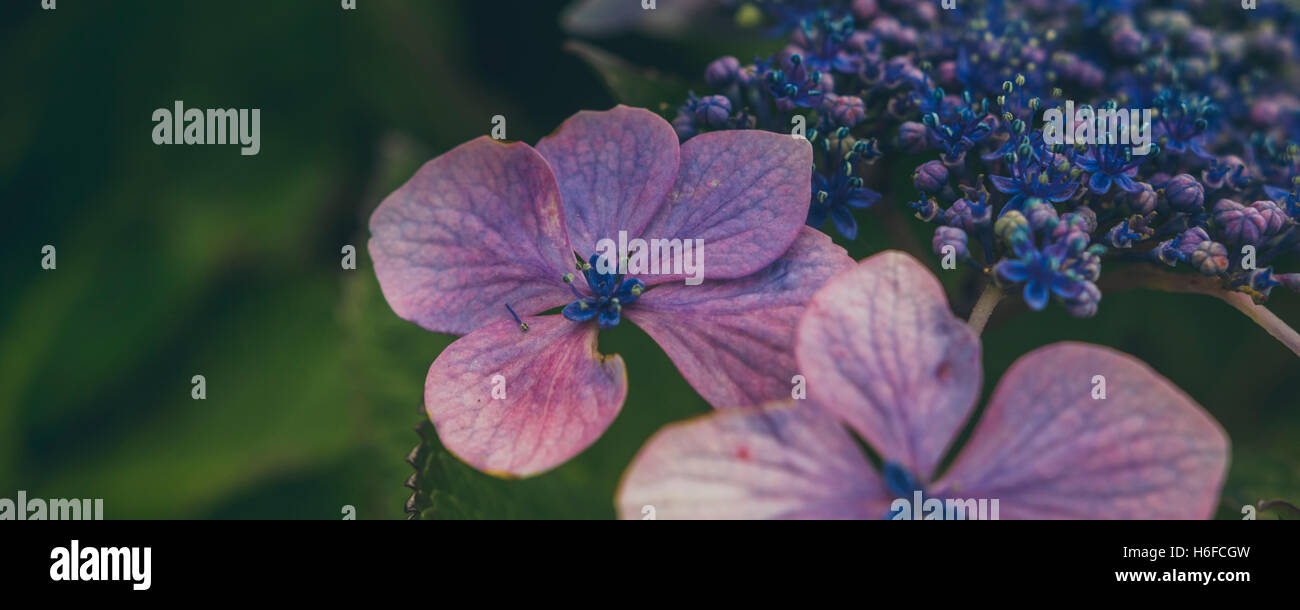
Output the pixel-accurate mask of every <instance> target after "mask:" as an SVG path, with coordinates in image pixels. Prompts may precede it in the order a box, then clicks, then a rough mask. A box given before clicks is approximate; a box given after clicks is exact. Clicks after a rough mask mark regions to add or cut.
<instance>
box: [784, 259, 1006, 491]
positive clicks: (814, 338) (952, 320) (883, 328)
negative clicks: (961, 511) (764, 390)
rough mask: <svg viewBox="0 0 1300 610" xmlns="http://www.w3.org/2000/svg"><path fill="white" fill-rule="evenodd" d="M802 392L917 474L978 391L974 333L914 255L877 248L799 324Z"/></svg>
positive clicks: (923, 475)
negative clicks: (804, 383) (804, 381)
mask: <svg viewBox="0 0 1300 610" xmlns="http://www.w3.org/2000/svg"><path fill="white" fill-rule="evenodd" d="M795 356H796V358H797V359H798V361H799V367H800V371H801V372H802V373H803V375H804V376H805V377H807V379H808V398H809V399H810V400H811V401H813V402H815V403H817V404H819V405H821V406H822V407H823V408H825V409H827V410H829V411H831V412H832V413H835V414H836V415H838V416H839V417H840V418H841V419H843V420H844V421H845V422H846V423H848V424H849V425H850V426H852V427H853V429H854V430H856V431H857V432H858V434H860V435H861V436H862V437H863V438H864V439H866V440H867V441H868V442H870V443H871V445H872V446H873V447H874V448H875V449H876V451H878V452H880V454H881V457H882V458H883V459H886V460H892V461H895V462H898V463H899V464H901V465H903V466H904V467H906V468H907V469H908V470H910V471H911V472H912V474H913V475H914V476H916V477H917V478H918V479H920V480H921V481H926V480H928V479H929V477H930V476H931V475H932V474H933V473H934V469H935V466H936V464H938V462H939V460H940V459H941V458H942V457H943V453H944V450H945V449H946V448H947V447H948V445H949V443H950V442H951V441H952V439H953V437H954V436H955V435H956V433H957V431H958V430H959V429H960V428H961V426H962V424H963V423H964V422H965V420H966V417H967V415H968V414H969V413H970V410H971V407H972V406H974V404H975V398H976V397H977V396H978V394H979V389H980V380H981V377H982V375H983V373H982V370H981V368H980V344H979V338H978V337H976V336H975V333H974V332H972V331H971V330H970V328H969V327H967V326H966V324H965V323H964V322H962V321H961V320H959V319H957V318H956V317H954V316H953V315H952V312H950V311H949V310H948V300H947V298H946V297H945V296H944V292H943V287H942V286H940V285H939V280H938V279H936V278H935V277H934V274H932V273H930V271H929V270H928V269H926V268H925V267H924V266H923V265H922V264H921V263H920V262H918V261H917V260H916V259H914V258H912V257H911V256H908V255H906V254H903V253H901V252H894V251H891V252H882V253H880V254H877V255H875V256H872V257H871V258H868V259H866V260H863V261H862V262H860V263H858V265H857V266H856V267H854V268H852V269H850V270H849V271H846V272H844V273H841V274H840V275H838V276H836V277H835V278H833V279H831V280H830V281H829V282H827V283H826V286H825V287H823V288H822V289H821V290H820V291H818V292H817V294H816V295H815V296H814V297H813V299H812V303H810V304H809V306H808V310H807V312H806V313H804V315H803V319H802V320H800V322H799V330H798V335H797V337H796V339H795Z"/></svg>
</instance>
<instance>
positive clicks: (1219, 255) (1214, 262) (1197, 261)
mask: <svg viewBox="0 0 1300 610" xmlns="http://www.w3.org/2000/svg"><path fill="white" fill-rule="evenodd" d="M1187 262H1189V263H1191V264H1192V266H1193V267H1196V270H1197V271H1200V272H1201V273H1203V274H1205V275H1219V274H1221V273H1223V272H1224V271H1227V270H1228V248H1227V247H1225V246H1224V245H1223V244H1221V243H1219V242H1217V241H1203V242H1201V243H1200V244H1198V245H1197V246H1196V249H1194V250H1192V253H1191V254H1190V255H1188V257H1187Z"/></svg>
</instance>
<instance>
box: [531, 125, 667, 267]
mask: <svg viewBox="0 0 1300 610" xmlns="http://www.w3.org/2000/svg"><path fill="white" fill-rule="evenodd" d="M537 150H538V152H540V153H542V156H543V157H546V161H547V162H548V163H550V165H551V169H552V170H553V171H554V172H555V179H556V181H557V182H558V183H559V185H560V194H561V195H562V199H563V201H564V222H565V225H566V226H567V227H568V229H569V240H570V241H571V242H572V243H573V246H574V248H575V249H577V251H578V253H579V254H581V255H582V258H583V260H587V259H588V258H589V257H590V256H591V255H592V254H593V253H594V252H595V248H596V242H597V241H598V240H600V239H603V238H608V239H612V240H615V242H617V240H618V233H619V231H627V234H628V237H629V238H633V237H640V236H641V232H642V231H644V230H645V227H646V225H647V224H649V223H650V219H651V218H653V217H654V215H655V212H657V211H658V210H659V206H660V205H662V204H663V201H664V195H665V194H667V193H668V188H669V187H671V186H672V185H673V178H674V177H676V176H677V156H678V145H677V134H676V133H674V132H673V127H672V125H669V124H668V121H665V120H663V119H662V118H659V115H657V114H655V113H653V112H650V111H649V110H645V109H642V108H629V107H627V106H616V107H614V108H613V109H612V110H606V111H603V112H592V111H588V110H584V111H582V112H579V113H577V114H575V115H573V116H572V117H570V118H569V120H567V121H565V122H564V124H563V125H561V126H560V128H559V129H558V130H556V132H555V133H554V134H552V135H550V136H547V137H545V138H542V141H541V142H538V143H537Z"/></svg>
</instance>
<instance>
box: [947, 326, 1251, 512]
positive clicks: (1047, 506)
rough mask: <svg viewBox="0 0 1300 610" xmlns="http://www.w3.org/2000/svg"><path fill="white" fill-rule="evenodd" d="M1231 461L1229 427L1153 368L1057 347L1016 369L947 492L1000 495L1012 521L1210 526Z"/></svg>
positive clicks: (1091, 349)
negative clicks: (1100, 389)
mask: <svg viewBox="0 0 1300 610" xmlns="http://www.w3.org/2000/svg"><path fill="white" fill-rule="evenodd" d="M1095 375H1102V376H1104V377H1105V381H1106V398H1105V400H1094V399H1093V398H1092V391H1093V386H1094V382H1093V377H1094V376H1095ZM1227 460H1228V438H1227V435H1226V434H1225V433H1224V432H1223V429H1222V428H1221V427H1220V426H1219V424H1218V422H1216V421H1214V419H1213V418H1212V417H1210V415H1209V414H1207V413H1206V412H1205V410H1204V409H1202V408H1201V407H1200V405H1198V404H1196V402H1195V401H1193V400H1192V399H1191V398H1189V397H1188V396H1187V395H1186V394H1184V393H1183V392H1182V391H1181V390H1179V389H1178V388H1177V387H1176V386H1174V385H1173V384H1172V383H1170V382H1169V380H1167V379H1165V378H1164V377H1162V376H1160V374H1159V373H1156V372H1155V371H1153V370H1151V368H1150V367H1148V366H1147V365H1146V364H1144V363H1142V361H1140V360H1138V359H1136V358H1134V357H1132V356H1129V355H1128V354H1124V353H1121V352H1117V351H1115V350H1112V349H1109V348H1105V347H1100V346H1096V345H1087V344H1082V343H1055V344H1052V345H1049V346H1047V347H1043V348H1039V349H1037V350H1034V351H1033V352H1030V353H1028V354H1026V355H1024V356H1022V357H1021V358H1020V359H1019V360H1016V362H1015V363H1014V364H1012V365H1011V369H1010V370H1008V371H1007V373H1006V375H1004V376H1003V377H1002V380H1001V381H1000V382H999V383H998V386H997V388H996V389H995V390H994V391H993V398H992V399H991V401H990V403H989V407H988V409H987V411H986V412H985V413H984V415H983V417H982V418H981V420H980V422H979V425H978V426H977V427H976V428H975V432H974V434H973V435H972V437H971V439H970V442H969V443H968V444H967V446H966V447H964V448H962V450H961V453H960V454H959V455H958V458H957V460H956V462H954V463H953V465H952V468H950V469H949V472H948V473H947V474H945V475H944V476H943V480H942V481H941V482H940V483H939V484H937V486H936V493H940V494H947V495H949V496H950V497H952V496H958V497H963V498H976V499H978V498H988V499H992V498H998V500H999V504H1000V507H1001V515H1002V517H1004V518H1026V519H1048V518H1067V519H1204V518H1208V517H1210V516H1211V515H1213V514H1214V508H1215V504H1216V503H1217V501H1218V497H1219V489H1220V487H1221V486H1222V484H1223V478H1224V475H1225V474H1226V470H1227Z"/></svg>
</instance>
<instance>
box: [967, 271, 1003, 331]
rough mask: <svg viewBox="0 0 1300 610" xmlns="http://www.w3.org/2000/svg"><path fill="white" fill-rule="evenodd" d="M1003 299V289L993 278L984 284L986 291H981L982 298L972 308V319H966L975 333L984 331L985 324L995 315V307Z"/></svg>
mask: <svg viewBox="0 0 1300 610" xmlns="http://www.w3.org/2000/svg"><path fill="white" fill-rule="evenodd" d="M1001 300H1002V289H1001V288H998V285H997V284H996V283H994V282H993V281H992V280H990V281H989V283H987V284H985V285H984V291H983V292H981V293H980V298H979V300H978V301H976V302H975V307H974V308H973V309H971V312H970V319H968V320H967V321H966V323H967V324H970V327H971V330H974V331H975V334H977V335H978V334H981V333H983V332H984V325H985V324H988V322H989V316H992V315H993V309H994V308H995V307H997V306H998V302H1000V301H1001Z"/></svg>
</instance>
